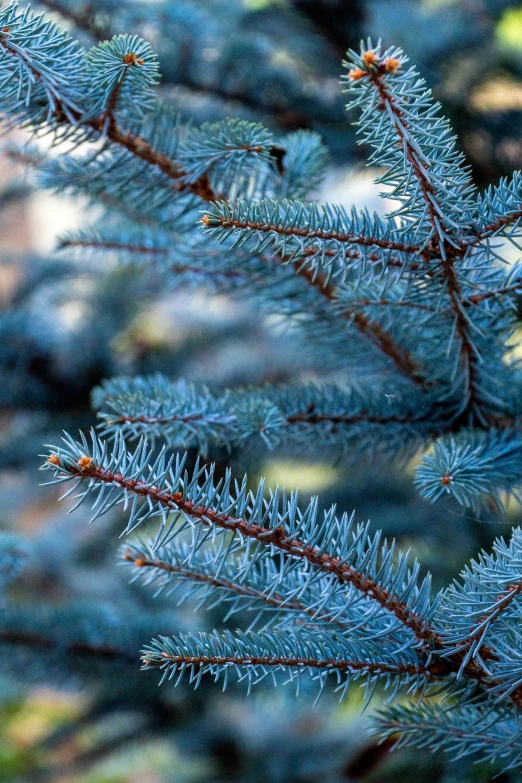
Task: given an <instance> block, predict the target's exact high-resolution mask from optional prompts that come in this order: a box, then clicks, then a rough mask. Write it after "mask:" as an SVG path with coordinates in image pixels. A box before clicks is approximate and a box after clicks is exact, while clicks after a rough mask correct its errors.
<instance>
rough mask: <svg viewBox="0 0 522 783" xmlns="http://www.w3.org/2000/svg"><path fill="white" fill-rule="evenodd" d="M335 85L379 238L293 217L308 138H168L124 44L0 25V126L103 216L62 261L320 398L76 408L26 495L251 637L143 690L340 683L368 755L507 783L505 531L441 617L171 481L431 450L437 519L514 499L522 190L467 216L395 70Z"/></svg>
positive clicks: (185, 646)
mask: <svg viewBox="0 0 522 783" xmlns="http://www.w3.org/2000/svg"><path fill="white" fill-rule="evenodd" d="M345 66H346V74H345V76H344V81H345V85H346V90H347V92H348V93H349V96H350V104H349V106H350V108H351V109H355V111H356V112H357V126H358V130H359V134H360V139H361V141H362V142H363V143H364V144H365V145H367V146H369V147H372V148H373V152H372V154H371V156H370V162H371V163H372V164H374V165H376V166H378V167H379V169H380V172H381V173H380V174H379V177H378V180H377V182H378V183H379V184H381V185H382V186H383V187H384V188H385V194H386V196H387V197H388V198H392V199H394V201H395V205H394V208H393V211H392V212H390V213H389V214H388V215H386V217H384V218H382V217H380V216H378V215H376V214H370V213H369V212H368V211H360V210H358V209H356V208H355V207H354V208H353V209H352V210H351V211H350V212H348V211H347V210H345V209H344V208H342V207H339V206H336V205H328V204H326V205H322V204H318V203H316V202H314V201H311V200H310V193H311V192H313V189H314V187H316V185H317V184H318V183H319V182H320V181H321V178H322V176H323V175H324V172H325V163H326V151H325V148H324V147H323V145H322V143H321V140H320V138H319V137H318V135H317V134H315V133H313V132H308V131H297V132H295V133H292V134H289V135H287V136H284V137H283V138H274V136H273V134H272V133H271V132H269V131H268V130H267V129H266V128H264V127H263V126H262V125H260V124H258V123H249V122H246V121H243V120H234V119H229V120H225V121H221V122H216V123H210V124H209V123H204V124H202V125H201V126H199V127H198V126H192V125H188V124H186V123H184V122H183V120H182V119H180V118H179V117H178V116H177V115H176V114H175V113H174V112H173V111H172V110H171V108H170V107H169V106H168V105H167V104H165V103H161V102H159V101H158V99H157V96H156V93H155V86H156V84H157V81H158V65H157V61H156V58H155V55H154V53H153V51H152V48H151V47H150V45H149V44H148V43H146V42H145V41H144V40H142V39H140V38H138V37H137V36H134V35H120V36H116V37H114V38H112V39H111V40H109V41H102V42H101V43H99V44H98V45H97V46H94V47H93V48H91V49H90V50H88V51H86V50H85V49H83V48H82V47H81V46H80V45H79V44H77V43H76V42H75V41H74V40H73V39H71V38H70V37H69V36H68V35H67V34H66V33H64V32H62V31H60V30H59V29H58V28H57V27H56V26H55V25H54V24H52V23H50V22H47V21H45V19H44V18H42V17H40V16H35V15H33V14H32V12H31V11H29V10H19V9H18V7H17V6H16V5H15V4H14V5H10V6H8V7H7V8H6V9H4V10H3V11H2V12H0V95H1V106H2V113H3V116H4V118H5V124H6V126H7V127H14V126H21V127H23V128H26V129H29V130H30V131H32V133H33V136H34V137H36V138H38V136H39V135H42V134H51V135H52V139H53V144H54V145H59V144H61V143H63V142H68V148H67V149H70V148H71V146H72V152H64V153H62V154H61V156H60V157H52V156H44V155H43V154H41V153H37V152H35V151H34V150H33V149H32V147H30V148H29V153H28V152H27V150H26V151H25V153H24V154H25V155H26V156H27V157H28V158H30V160H31V161H32V162H33V163H34V164H35V166H36V168H37V169H38V170H39V171H40V181H41V182H42V184H43V185H45V186H46V187H50V188H53V189H55V190H58V191H63V192H67V193H74V194H82V195H86V196H87V197H88V198H89V199H91V200H92V201H93V202H98V203H101V204H103V205H104V206H105V208H106V212H105V216H104V218H103V219H102V220H100V221H98V222H97V224H96V226H93V227H91V228H84V229H82V230H81V231H79V232H76V233H70V234H68V235H67V236H65V237H63V239H62V240H61V246H62V247H63V248H68V249H70V250H71V249H75V250H76V251H77V252H78V253H81V254H82V257H85V258H87V257H89V256H91V257H94V256H99V255H101V254H103V253H111V254H115V255H117V256H118V257H119V258H120V259H121V261H122V262H129V261H132V262H133V263H136V264H143V265H144V266H145V265H151V264H153V265H154V266H155V268H156V269H158V268H159V269H161V270H162V271H163V273H164V274H165V279H166V280H168V282H169V284H170V285H172V286H181V285H192V284H195V283H197V284H205V285H208V286H209V287H211V288H212V289H213V290H218V291H223V292H227V293H228V294H230V295H231V296H239V297H242V298H248V299H249V301H250V302H251V303H252V307H253V308H254V307H255V308H257V309H258V310H261V311H262V312H264V313H270V314H275V315H277V316H279V317H280V318H282V319H284V320H285V322H286V323H287V325H288V328H289V329H291V330H292V331H294V332H295V334H296V335H297V337H298V339H299V340H300V341H301V344H302V345H303V346H304V349H305V351H306V357H307V361H309V363H310V366H314V367H315V368H320V370H321V376H320V377H321V379H324V382H321V383H306V384H305V383H299V384H298V383H296V384H294V385H287V386H284V387H280V386H276V385H273V386H263V387H260V388H251V387H249V388H244V389H239V390H238V389H230V390H227V391H224V392H223V391H219V390H217V389H208V388H206V387H200V386H198V385H197V384H192V383H191V382H190V381H189V380H176V381H172V380H170V379H168V378H167V377H164V376H160V375H155V376H152V377H137V378H115V379H111V380H108V381H106V382H104V383H103V384H102V385H101V387H99V388H97V389H95V391H94V393H93V402H94V407H95V408H96V409H97V410H98V416H99V419H100V428H99V432H98V433H97V432H95V431H93V432H92V433H91V436H90V439H88V438H87V437H86V436H84V435H82V436H81V437H80V439H79V440H75V439H74V438H73V437H71V436H69V435H67V436H66V437H65V438H64V442H63V444H62V445H54V446H51V447H50V448H49V451H48V452H47V453H46V460H45V463H44V466H43V467H44V469H45V470H47V471H52V473H53V474H54V478H52V479H51V481H56V482H58V483H62V482H72V486H71V488H70V490H69V491H68V492H67V493H66V495H67V496H70V495H74V496H75V497H76V498H77V502H76V504H75V507H77V506H80V505H82V504H83V503H84V502H92V508H93V514H92V519H93V520H95V519H97V518H99V517H100V516H102V515H104V514H105V513H107V512H108V511H109V510H111V509H113V508H114V507H116V506H119V505H121V506H123V508H124V509H125V510H126V513H127V515H128V524H127V527H126V529H125V533H126V534H129V533H132V532H133V531H135V530H136V529H137V528H139V527H140V526H141V525H144V524H145V523H147V527H148V528H150V523H151V522H152V521H154V520H156V519H157V522H158V524H157V526H156V527H157V531H156V534H155V536H154V537H153V538H152V539H151V540H143V541H142V540H137V539H134V538H132V539H129V541H130V543H125V544H124V545H123V547H122V550H121V559H122V561H123V562H124V563H127V564H130V565H131V567H132V568H133V569H134V576H135V577H136V578H137V579H143V580H144V582H145V583H146V584H157V585H158V588H159V589H160V590H165V591H167V592H169V591H170V590H174V589H176V588H177V587H181V588H182V589H184V590H185V591H187V589H188V593H187V592H185V593H183V595H185V596H186V595H187V594H196V595H197V596H198V597H200V598H201V600H202V601H203V602H205V601H207V600H208V601H209V603H210V604H211V605H215V604H216V603H224V604H226V606H227V608H228V615H229V616H230V615H233V614H235V613H236V612H239V611H240V610H241V611H243V610H246V611H251V612H252V615H251V616H252V618H253V619H252V621H251V623H250V625H249V627H248V630H239V631H236V632H232V631H230V630H225V631H224V632H213V633H210V634H200V635H192V634H175V635H173V636H172V637H164V636H161V637H158V638H155V639H153V641H152V642H151V643H150V644H149V645H148V646H146V647H145V648H144V651H143V668H144V669H145V670H147V671H148V670H153V671H154V670H159V671H160V673H161V680H162V681H163V680H165V679H175V680H176V682H177V681H180V680H182V679H183V675H185V674H186V675H187V676H188V678H189V680H190V681H191V682H193V683H194V684H195V685H198V684H199V683H200V681H201V679H202V678H203V676H204V675H205V674H211V675H212V676H213V677H214V678H215V679H222V680H223V682H224V684H225V685H226V684H227V682H228V680H229V679H230V677H231V676H232V677H237V678H239V679H246V680H247V682H248V684H249V686H250V685H252V684H254V683H257V682H259V681H263V680H265V679H267V678H269V679H274V680H275V681H277V679H279V675H280V674H283V676H284V678H285V679H286V680H288V679H290V680H291V681H294V682H295V683H296V685H297V686H298V684H299V681H300V679H301V677H302V676H303V675H311V676H312V678H314V679H315V680H316V681H317V685H318V689H319V693H320V692H321V691H322V690H323V689H324V688H325V687H327V686H328V684H329V683H330V682H333V684H334V687H335V688H336V689H337V690H338V691H339V693H340V695H341V696H343V695H344V694H345V693H346V692H347V690H348V689H349V688H350V687H353V683H354V682H356V681H360V682H361V683H362V684H363V685H364V687H365V689H366V695H367V699H370V698H371V697H372V696H373V694H374V692H375V691H376V690H381V689H385V690H386V691H387V695H388V697H389V701H390V703H391V706H388V707H387V708H385V709H384V710H383V711H381V713H380V717H379V718H378V721H377V726H376V729H377V731H379V733H380V736H383V737H394V738H395V737H398V740H397V743H398V744H405V743H412V744H417V745H425V746H426V745H427V746H429V747H432V748H434V749H438V748H444V749H446V750H447V751H448V752H450V753H451V754H452V755H453V756H455V757H458V756H461V755H463V754H464V755H465V754H468V753H477V752H478V753H479V754H480V755H481V756H482V757H484V758H486V759H499V760H500V761H501V763H502V765H503V766H504V767H505V768H510V767H517V766H519V765H520V764H521V763H522V729H521V726H520V710H521V709H522V684H521V679H520V672H519V669H520V663H519V660H520V657H521V655H522V645H521V641H520V633H519V631H518V627H517V626H518V620H519V616H520V600H519V595H520V590H521V584H522V583H521V579H520V561H521V542H522V538H521V535H522V534H521V532H520V530H515V531H513V535H512V538H511V539H510V541H509V542H505V541H503V540H501V539H499V540H498V541H497V542H496V543H495V545H494V548H493V552H492V553H491V554H488V553H482V554H481V555H479V557H478V559H477V560H476V561H474V562H472V564H471V565H470V566H469V567H468V568H467V569H466V570H465V571H464V572H463V574H462V577H461V580H460V581H459V582H456V583H454V584H453V585H451V586H450V587H449V588H447V589H445V590H443V591H441V592H440V593H438V594H434V592H433V591H432V589H431V585H430V578H429V576H425V577H421V575H420V573H419V572H420V567H419V565H418V563H416V562H415V561H412V560H411V559H410V558H408V556H407V554H404V553H402V552H398V551H396V549H395V546H394V545H393V544H392V543H387V542H384V541H383V540H382V537H381V535H380V534H379V532H376V533H372V532H371V530H370V529H369V526H368V525H365V524H356V523H355V522H354V520H353V517H350V516H349V515H347V514H337V512H336V509H335V507H332V508H330V509H327V510H325V511H321V510H320V508H319V505H318V501H317V499H312V501H311V502H310V503H309V504H308V505H306V504H305V505H300V503H299V502H298V498H297V494H296V493H287V492H286V491H285V490H284V489H277V488H270V489H269V490H268V491H267V489H266V488H265V486H264V483H263V482H260V483H259V485H258V486H257V487H252V486H251V485H249V484H248V482H247V479H246V478H243V479H241V480H238V479H237V478H236V477H233V476H232V474H231V473H230V472H227V473H226V474H225V475H224V476H223V477H221V478H218V477H216V476H215V471H214V468H213V466H211V465H208V464H206V463H205V462H198V463H197V464H196V466H195V468H194V469H193V470H189V469H188V463H187V459H186V457H184V456H182V454H181V453H179V452H178V450H181V451H183V450H186V449H189V448H194V449H196V450H197V451H198V452H199V453H200V454H201V457H202V458H203V459H204V457H205V455H206V453H207V451H208V449H209V448H210V447H211V446H213V445H214V446H215V445H216V444H217V445H219V446H221V447H225V448H229V449H231V448H244V447H247V446H248V447H250V448H258V449H277V448H280V447H282V446H284V448H286V449H291V450H292V452H293V453H297V452H298V451H304V452H306V451H313V452H314V453H316V454H317V453H322V454H323V455H325V456H326V458H328V459H339V460H342V462H343V464H347V462H348V461H349V460H356V459H358V458H360V457H361V456H363V455H367V454H374V453H376V452H378V453H381V454H384V455H385V456H387V457H388V458H389V459H391V458H392V457H393V458H396V457H397V455H400V456H402V457H403V458H404V457H408V456H410V455H412V454H414V453H416V452H418V451H419V450H422V452H423V453H424V456H423V458H422V460H421V463H420V466H419V468H418V469H417V473H416V478H415V482H416V486H417V487H418V489H419V491H420V492H421V493H422V494H423V496H424V497H426V498H428V499H429V500H433V501H436V500H438V499H439V498H441V497H443V496H447V495H449V496H452V497H453V498H455V499H456V501H458V502H459V503H461V504H462V505H463V506H466V507H470V508H472V509H474V510H478V509H480V508H481V507H482V505H483V504H485V503H489V504H496V505H500V504H502V503H503V502H504V500H505V498H506V497H508V496H509V495H516V493H517V489H518V487H519V485H520V483H521V478H522V476H521V469H520V465H521V456H522V440H521V436H520V415H521V413H520V408H521V376H520V369H519V367H518V365H517V362H516V359H515V358H514V357H513V356H512V352H511V349H510V342H509V341H510V338H511V336H512V334H513V331H514V326H515V318H514V311H515V307H514V304H515V297H516V294H517V293H518V292H520V290H521V289H522V276H521V269H520V266H519V265H517V264H512V265H509V264H508V263H507V262H506V259H505V257H504V254H505V246H506V244H507V243H511V244H512V245H514V246H515V247H518V244H517V242H518V238H519V235H520V224H521V221H522V194H521V182H522V181H521V178H520V175H518V174H516V175H515V176H514V177H513V178H512V179H511V180H509V181H502V182H501V183H500V184H499V186H498V187H496V188H491V189H490V190H488V191H486V193H483V194H478V193H477V191H476V188H475V187H474V185H473V183H472V180H471V177H470V172H469V169H468V167H467V166H466V164H465V162H464V160H463V157H462V155H461V154H460V153H459V152H458V150H457V148H456V143H455V140H454V138H453V137H452V135H451V130H450V128H449V124H448V122H447V121H446V120H445V119H444V118H442V116H441V114H440V107H439V106H438V105H437V104H436V103H435V102H434V101H433V99H432V96H431V92H430V90H429V89H428V88H427V87H426V85H425V83H424V81H423V80H422V79H421V78H420V77H419V75H418V74H417V72H416V71H415V69H414V68H411V67H409V66H408V64H407V58H406V56H405V54H404V53H403V52H402V50H401V49H397V48H394V47H392V48H390V49H384V48H383V47H382V46H381V44H380V43H379V44H377V45H376V46H375V45H373V44H372V42H371V41H367V42H366V43H364V44H363V45H362V46H361V50H360V52H359V53H357V52H355V51H350V52H349V53H348V60H347V62H346V63H345ZM33 143H34V142H31V144H33ZM202 213H203V214H202ZM9 547H12V543H9V542H8V543H7V544H6V547H5V550H6V556H5V559H6V562H7V563H8V566H7V569H6V572H7V571H10V570H13V571H15V570H16V567H14V565H12V564H10V563H12V557H11V556H10V555H9V551H8V550H9ZM90 650H91V652H92V647H91V648H90ZM98 652H99V649H98ZM106 652H107V651H106V649H105V653H106ZM93 654H95V653H94V652H93ZM144 676H145V675H144ZM405 695H407V697H408V699H406V700H405V698H404V696H405ZM398 696H400V697H401V698H400V700H399V701H398V702H396V701H395V700H396V697H398ZM419 700H420V706H419Z"/></svg>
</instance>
